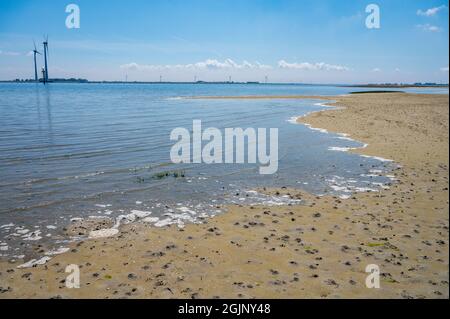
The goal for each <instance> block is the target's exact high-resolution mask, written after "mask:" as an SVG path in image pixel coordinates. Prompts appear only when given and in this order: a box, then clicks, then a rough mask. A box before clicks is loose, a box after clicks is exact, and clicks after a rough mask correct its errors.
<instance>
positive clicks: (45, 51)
mask: <svg viewBox="0 0 450 319" xmlns="http://www.w3.org/2000/svg"><path fill="white" fill-rule="evenodd" d="M42 44H43V45H44V63H45V77H44V83H46V82H48V64H47V55H48V35H47V36H46V37H45V38H44V42H43V43H42Z"/></svg>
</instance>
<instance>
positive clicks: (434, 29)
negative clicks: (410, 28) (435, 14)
mask: <svg viewBox="0 0 450 319" xmlns="http://www.w3.org/2000/svg"><path fill="white" fill-rule="evenodd" d="M417 27H418V28H419V29H421V30H423V31H428V32H439V31H441V28H439V27H437V26H435V25H431V24H428V23H427V24H418V25H417Z"/></svg>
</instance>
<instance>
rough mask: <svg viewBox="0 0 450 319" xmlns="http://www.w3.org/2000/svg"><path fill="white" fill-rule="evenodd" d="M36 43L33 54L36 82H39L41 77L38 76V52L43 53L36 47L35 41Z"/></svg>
mask: <svg viewBox="0 0 450 319" xmlns="http://www.w3.org/2000/svg"><path fill="white" fill-rule="evenodd" d="M33 44H34V50H33V55H34V80H35V81H36V82H39V77H38V71H37V63H36V54H41V53H40V52H39V51H38V50H37V49H36V43H35V42H34V41H33Z"/></svg>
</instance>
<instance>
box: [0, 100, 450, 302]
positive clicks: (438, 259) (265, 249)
mask: <svg viewBox="0 0 450 319" xmlns="http://www.w3.org/2000/svg"><path fill="white" fill-rule="evenodd" d="M232 98H237V97H232ZM239 98H242V97H239ZM246 98H256V97H246ZM257 98H305V97H301V96H296V97H257ZM314 98H318V97H314ZM324 99H325V100H334V101H336V105H337V106H339V107H340V108H339V109H337V110H334V109H330V110H326V111H322V112H317V113H313V114H310V115H309V116H307V117H304V118H301V119H299V121H300V122H303V123H309V124H311V125H312V126H313V127H318V128H325V129H328V130H329V131H333V132H339V133H348V134H350V137H352V138H354V139H357V140H359V141H362V142H364V143H368V144H369V146H368V147H367V148H365V149H360V150H355V152H359V153H361V154H366V155H372V156H380V157H384V158H389V159H393V160H395V161H396V162H397V163H398V164H400V165H401V168H399V169H397V170H395V171H394V172H393V173H392V174H393V175H395V177H396V178H397V179H398V183H396V184H393V185H392V187H391V188H390V189H388V190H382V191H381V192H371V193H359V194H356V195H354V196H353V197H352V198H350V199H347V200H342V199H339V198H335V197H331V196H327V197H320V198H319V197H315V196H312V195H310V194H307V193H304V192H302V191H301V190H293V189H277V190H268V189H267V190H265V191H266V192H276V193H278V194H289V195H290V196H293V197H296V198H302V199H304V200H305V201H306V203H307V204H306V205H302V206H284V207H259V206H255V207H241V206H231V207H228V209H229V212H228V213H225V214H223V215H220V216H217V217H215V218H212V219H207V220H205V223H204V224H198V225H187V226H186V227H185V228H184V229H178V228H177V227H176V226H170V227H166V228H154V227H150V226H146V225H145V224H144V223H135V224H130V225H126V226H124V227H122V228H121V232H120V233H119V234H118V235H116V236H114V237H112V238H109V239H96V240H86V241H83V242H79V243H74V244H73V245H72V246H71V249H70V251H69V252H67V253H65V254H62V255H58V256H56V257H53V258H52V259H51V260H50V261H49V262H48V263H46V264H45V265H38V266H36V267H33V268H27V269H18V268H17V266H18V265H19V264H20V262H17V263H8V262H1V263H0V298H17V297H21V298H448V297H449V287H448V281H449V268H448V267H449V266H448V259H449V258H448V254H449V247H448V240H449V230H448V226H449V203H448V147H449V145H448V143H449V139H448V120H449V102H448V95H413V94H402V93H390V94H382V93H378V94H363V95H349V96H338V97H324ZM38 249H39V247H38ZM69 264H77V265H79V267H80V271H81V287H80V289H68V288H66V287H65V278H66V276H67V275H68V274H66V273H65V267H66V266H67V265H69ZM369 264H377V265H378V266H379V268H380V272H381V288H380V289H368V288H366V285H365V279H366V276H367V273H365V268H366V266H367V265H369Z"/></svg>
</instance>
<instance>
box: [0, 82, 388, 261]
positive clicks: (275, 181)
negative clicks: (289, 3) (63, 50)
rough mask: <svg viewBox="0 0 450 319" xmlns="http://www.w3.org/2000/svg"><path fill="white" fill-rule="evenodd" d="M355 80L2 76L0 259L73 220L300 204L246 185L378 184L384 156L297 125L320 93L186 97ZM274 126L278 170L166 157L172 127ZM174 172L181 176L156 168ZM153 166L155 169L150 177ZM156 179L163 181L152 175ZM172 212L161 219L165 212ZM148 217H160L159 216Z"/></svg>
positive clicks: (325, 188)
mask: <svg viewBox="0 0 450 319" xmlns="http://www.w3.org/2000/svg"><path fill="white" fill-rule="evenodd" d="M349 90H352V91H354V90H355V89H354V88H350V89H349V88H343V87H330V86H298V85H297V86H295V85H213V84H207V85H192V84H177V85H166V84H155V85H139V84H129V85H126V84H50V85H47V86H45V87H44V86H42V85H35V84H1V83H0V124H1V126H0V132H1V134H0V203H1V205H0V255H3V256H4V257H11V256H19V255H22V254H23V253H27V249H30V247H31V246H33V245H34V244H41V243H45V244H49V243H55V242H57V241H59V242H64V240H66V238H65V237H64V236H61V234H62V232H61V229H62V227H63V226H65V225H67V223H69V221H70V219H72V218H78V217H88V216H109V217H117V216H119V215H124V214H125V215H127V214H130V213H131V212H132V211H133V210H138V211H140V212H151V213H152V214H151V216H152V217H157V218H159V224H157V225H164V224H167V223H170V222H174V223H177V224H178V225H179V226H182V225H183V224H184V223H185V222H192V221H195V220H196V219H197V218H198V216H211V215H215V214H218V213H221V212H222V210H221V209H220V208H218V206H219V205H221V204H228V203H239V204H241V203H242V204H264V205H279V204H289V203H291V204H300V202H298V201H293V200H291V199H289V198H286V197H270V196H264V195H262V194H259V193H256V192H254V191H253V190H254V189H256V188H258V187H261V186H264V187H283V186H286V187H297V188H301V189H304V190H307V191H309V192H312V193H315V194H318V195H321V194H327V193H331V194H336V195H337V196H341V197H342V198H347V197H349V196H350V195H351V193H352V192H355V191H367V190H374V191H376V190H377V189H380V187H386V185H387V184H389V183H390V182H392V180H391V178H389V176H386V174H388V172H389V170H390V169H392V163H390V162H386V161H380V160H377V159H374V158H367V157H362V156H359V155H356V154H351V153H348V152H345V150H346V149H348V148H354V147H362V146H363V145H362V144H361V143H359V142H356V141H352V140H350V139H348V138H346V137H345V136H342V135H336V134H328V133H327V132H324V131H321V130H313V129H311V128H309V127H307V126H305V125H299V124H295V123H294V122H295V121H292V118H293V117H296V116H301V115H305V114H307V113H309V112H314V111H318V110H321V109H324V108H325V106H323V105H320V104H318V103H319V102H320V101H318V100H192V99H184V98H182V97H186V96H196V95H203V96H213V95H289V94H304V95H337V94H346V93H348V92H349ZM194 119H200V120H202V125H203V128H207V127H217V128H219V129H221V130H223V129H224V128H227V127H231V128H234V127H241V128H243V129H245V128H248V127H253V128H278V129H279V169H278V172H277V173H276V174H275V175H260V174H259V173H258V169H259V165H257V164H226V165H225V164H213V165H207V164H172V163H171V161H170V149H171V147H172V145H173V144H174V143H175V142H173V141H170V139H169V136H170V132H171V130H173V129H174V128H176V127H184V128H187V129H189V130H191V129H192V121H193V120H194ZM166 172H170V174H172V175H173V172H178V175H182V176H178V177H174V176H172V175H171V176H168V177H161V174H163V175H164V174H166ZM158 174H159V175H158ZM158 176H159V177H158ZM167 214H168V215H167ZM155 221H156V220H155Z"/></svg>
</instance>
